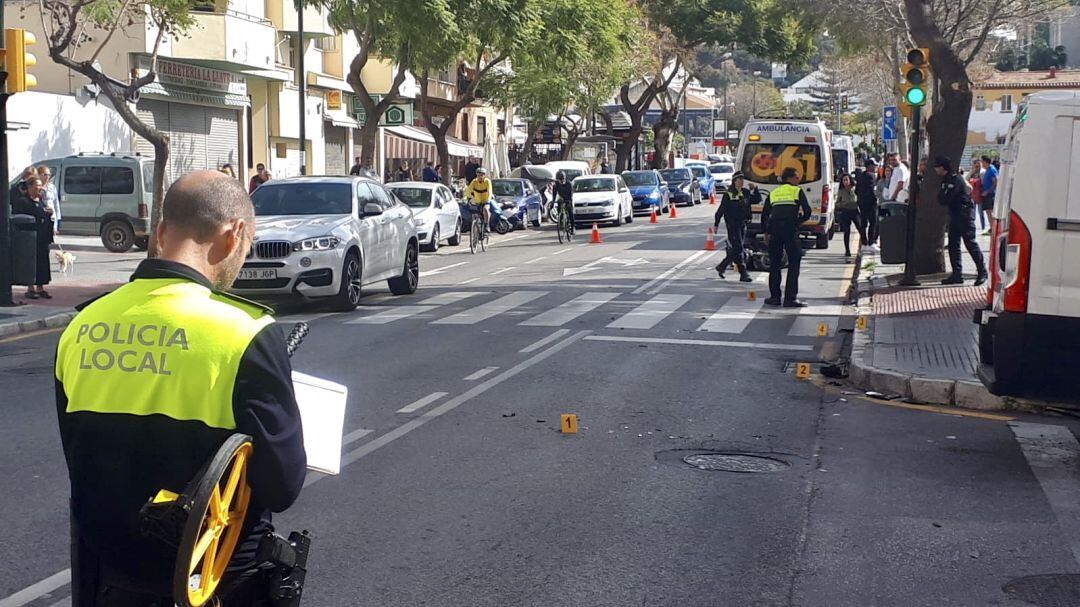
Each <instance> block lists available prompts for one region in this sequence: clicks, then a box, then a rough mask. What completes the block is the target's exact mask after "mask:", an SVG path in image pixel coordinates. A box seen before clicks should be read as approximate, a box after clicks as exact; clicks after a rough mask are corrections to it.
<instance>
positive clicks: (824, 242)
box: [814, 234, 829, 249]
mask: <svg viewBox="0 0 1080 607" xmlns="http://www.w3.org/2000/svg"><path fill="white" fill-rule="evenodd" d="M814 248H817V249H827V248H829V235H828V234H818V235H817V236H816V237H815V238H814Z"/></svg>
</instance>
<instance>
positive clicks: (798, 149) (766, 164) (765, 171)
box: [735, 118, 835, 249]
mask: <svg viewBox="0 0 1080 607" xmlns="http://www.w3.org/2000/svg"><path fill="white" fill-rule="evenodd" d="M831 136H832V132H831V131H830V130H829V129H828V127H826V126H825V123H824V122H822V121H820V120H818V119H816V118H758V119H753V120H751V121H750V122H748V123H747V124H746V127H745V128H744V129H743V131H742V139H741V140H740V141H739V153H738V155H737V156H736V159H735V166H736V167H738V168H739V170H740V171H742V172H743V175H745V177H746V180H747V181H750V182H753V183H755V184H757V186H758V188H760V189H761V190H762V192H765V193H768V192H771V191H772V190H773V189H774V188H776V186H778V185H780V184H781V181H780V176H781V175H783V173H784V169H786V168H789V167H790V168H794V169H795V170H796V171H797V172H798V174H799V184H800V187H802V188H803V190H804V191H805V192H806V200H807V201H808V202H809V203H810V207H811V209H813V211H814V214H813V215H812V216H811V217H810V219H809V220H807V221H806V222H805V223H803V225H802V227H801V228H800V229H799V231H800V233H802V234H803V235H804V236H811V237H813V238H814V240H815V245H816V246H817V248H819V249H827V248H828V247H829V238H830V237H831V236H832V227H833V218H834V215H835V212H834V210H833V206H832V204H831V202H832V195H833V192H832V188H833V179H832V177H833V162H832V150H831V147H830V145H831V144H830V140H831ZM763 206H764V205H754V206H753V212H754V217H753V219H752V221H751V222H750V229H749V232H750V233H751V234H757V233H759V232H761V211H762V208H763Z"/></svg>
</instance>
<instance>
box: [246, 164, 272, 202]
mask: <svg viewBox="0 0 1080 607" xmlns="http://www.w3.org/2000/svg"><path fill="white" fill-rule="evenodd" d="M267 181H270V172H269V171H267V170H266V165H265V164H263V163H261V162H260V163H259V164H256V165H255V174H254V175H252V176H251V180H250V181H248V194H251V193H252V192H254V191H255V190H256V188H258V187H259V186H261V185H262V184H264V183H266V182H267Z"/></svg>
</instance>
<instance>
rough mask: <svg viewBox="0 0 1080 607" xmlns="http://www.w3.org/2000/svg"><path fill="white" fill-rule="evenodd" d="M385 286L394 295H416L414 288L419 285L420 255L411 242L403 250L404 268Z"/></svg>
mask: <svg viewBox="0 0 1080 607" xmlns="http://www.w3.org/2000/svg"><path fill="white" fill-rule="evenodd" d="M386 284H387V286H389V287H390V292H391V293H393V294H394V295H412V294H413V293H416V287H418V286H419V285H420V253H419V252H418V251H417V247H416V245H415V244H414V243H413V242H412V241H409V245H408V248H406V249H405V267H404V268H402V269H401V276H395V277H394V278H391V279H390V280H388V281H386Z"/></svg>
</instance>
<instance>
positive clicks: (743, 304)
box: [697, 296, 765, 333]
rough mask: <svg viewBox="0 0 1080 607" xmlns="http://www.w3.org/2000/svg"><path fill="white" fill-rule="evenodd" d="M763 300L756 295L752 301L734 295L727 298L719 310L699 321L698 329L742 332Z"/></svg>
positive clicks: (717, 331) (710, 331) (718, 331)
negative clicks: (701, 321) (703, 320)
mask: <svg viewBox="0 0 1080 607" xmlns="http://www.w3.org/2000/svg"><path fill="white" fill-rule="evenodd" d="M764 303H765V300H764V299H762V298H760V297H758V298H757V299H755V300H754V301H750V300H749V299H746V298H742V297H738V296H734V297H732V298H731V299H729V300H727V303H725V304H724V305H723V306H721V307H720V309H719V310H717V311H716V312H713V315H712V316H710V317H709V318H708V320H706V321H705V322H703V323H701V326H700V327H698V329H697V330H698V331H707V332H709V333H742V332H743V331H745V330H746V327H747V326H748V325H749V324H750V321H752V320H754V316H756V315H757V313H758V312H759V311H760V310H761V306H762V305H763V304H764Z"/></svg>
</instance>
